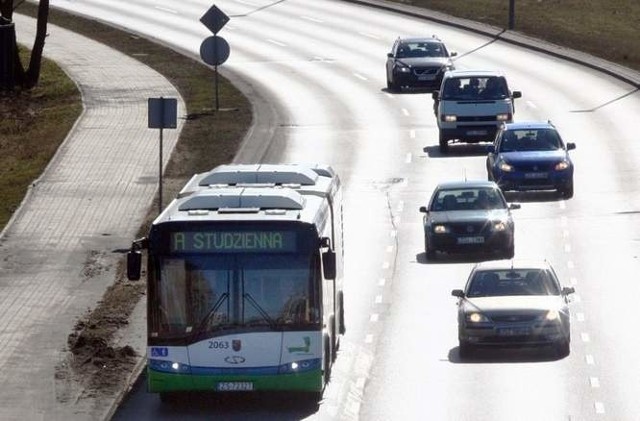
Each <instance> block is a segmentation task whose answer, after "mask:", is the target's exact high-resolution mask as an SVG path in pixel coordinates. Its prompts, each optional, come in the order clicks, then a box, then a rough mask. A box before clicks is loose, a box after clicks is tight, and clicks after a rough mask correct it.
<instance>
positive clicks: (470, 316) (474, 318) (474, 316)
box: [465, 312, 489, 323]
mask: <svg viewBox="0 0 640 421" xmlns="http://www.w3.org/2000/svg"><path fill="white" fill-rule="evenodd" d="M465 318H466V320H467V322H469V323H488V322H489V318H488V317H487V316H485V315H484V314H481V313H475V312H474V313H467V314H466V317H465Z"/></svg>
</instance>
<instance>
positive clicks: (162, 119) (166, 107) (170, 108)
mask: <svg viewBox="0 0 640 421" xmlns="http://www.w3.org/2000/svg"><path fill="white" fill-rule="evenodd" d="M177 123H178V100H177V99H175V98H163V97H160V98H149V126H148V127H149V128H150V129H160V148H159V149H160V160H159V163H158V214H160V213H162V129H175V128H176V127H178V124H177Z"/></svg>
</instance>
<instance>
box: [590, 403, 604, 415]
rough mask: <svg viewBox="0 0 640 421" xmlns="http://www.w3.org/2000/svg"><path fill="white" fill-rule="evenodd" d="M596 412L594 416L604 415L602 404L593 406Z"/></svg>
mask: <svg viewBox="0 0 640 421" xmlns="http://www.w3.org/2000/svg"><path fill="white" fill-rule="evenodd" d="M593 407H594V408H595V410H596V414H604V404H603V403H602V402H596V403H594V404H593Z"/></svg>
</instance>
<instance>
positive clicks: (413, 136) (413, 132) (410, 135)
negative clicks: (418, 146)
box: [409, 129, 416, 139]
mask: <svg viewBox="0 0 640 421" xmlns="http://www.w3.org/2000/svg"><path fill="white" fill-rule="evenodd" d="M415 138H416V131H415V130H413V129H411V130H409V139H415Z"/></svg>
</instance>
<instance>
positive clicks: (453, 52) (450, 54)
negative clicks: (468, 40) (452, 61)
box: [449, 51, 458, 57]
mask: <svg viewBox="0 0 640 421" xmlns="http://www.w3.org/2000/svg"><path fill="white" fill-rule="evenodd" d="M457 55H458V53H457V52H456V51H452V52H451V53H449V56H451V57H455V56H457Z"/></svg>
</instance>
